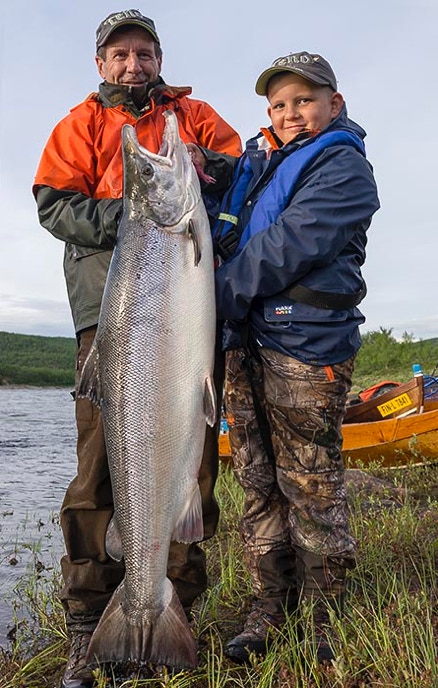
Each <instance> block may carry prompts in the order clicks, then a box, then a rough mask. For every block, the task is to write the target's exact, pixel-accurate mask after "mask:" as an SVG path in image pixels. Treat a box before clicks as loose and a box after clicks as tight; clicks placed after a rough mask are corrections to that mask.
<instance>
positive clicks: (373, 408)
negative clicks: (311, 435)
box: [219, 377, 438, 468]
mask: <svg viewBox="0 0 438 688" xmlns="http://www.w3.org/2000/svg"><path fill="white" fill-rule="evenodd" d="M342 435H343V443H342V455H343V457H344V461H345V465H346V466H347V467H350V468H366V467H367V466H369V465H370V464H371V463H372V462H378V463H379V465H382V466H389V467H396V466H405V465H407V464H411V463H421V462H422V461H423V459H438V400H437V397H436V396H435V398H434V399H430V400H428V399H427V398H426V399H424V392H423V380H422V378H421V377H419V378H413V379H412V380H410V381H409V382H407V383H405V384H402V385H399V386H397V387H395V388H394V389H392V390H390V391H387V392H385V393H384V394H381V395H379V396H376V397H374V398H372V399H370V400H368V401H365V402H362V403H359V404H353V405H352V406H349V407H348V410H347V414H346V416H345V422H344V424H343V426H342ZM219 452H220V456H221V458H222V459H223V460H224V461H226V462H229V461H230V458H231V450H230V443H229V440H228V433H227V432H222V433H221V434H220V436H219Z"/></svg>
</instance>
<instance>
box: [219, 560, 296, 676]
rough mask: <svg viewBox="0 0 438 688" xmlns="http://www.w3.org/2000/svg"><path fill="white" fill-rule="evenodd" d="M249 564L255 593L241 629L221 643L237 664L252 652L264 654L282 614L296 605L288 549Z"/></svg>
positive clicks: (291, 611)
mask: <svg viewBox="0 0 438 688" xmlns="http://www.w3.org/2000/svg"><path fill="white" fill-rule="evenodd" d="M249 565H250V572H251V578H252V582H253V586H254V592H255V593H256V595H255V597H254V599H253V602H252V605H251V610H250V612H249V614H248V617H247V619H246V621H245V624H244V627H243V630H242V632H241V633H239V635H237V636H236V637H235V638H233V640H231V641H230V642H229V643H228V644H227V645H226V647H225V655H226V656H227V657H229V658H230V659H232V660H233V661H235V662H238V663H239V664H242V663H245V662H249V660H250V655H251V654H253V653H254V654H256V655H262V656H264V655H265V654H266V652H267V651H268V649H269V646H270V645H271V644H272V641H273V639H274V636H275V631H276V630H279V629H280V628H281V627H282V626H283V624H284V622H285V621H286V614H291V613H293V612H295V611H296V609H297V605H298V593H297V587H296V575H295V555H294V553H293V551H292V550H281V551H280V550H279V551H274V552H269V553H268V554H264V555H262V556H260V557H258V558H257V560H256V561H254V560H253V561H251V562H249Z"/></svg>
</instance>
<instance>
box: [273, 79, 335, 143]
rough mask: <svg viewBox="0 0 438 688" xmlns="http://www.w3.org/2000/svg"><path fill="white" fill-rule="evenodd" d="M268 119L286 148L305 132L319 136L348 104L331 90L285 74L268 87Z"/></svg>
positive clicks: (328, 87)
mask: <svg viewBox="0 0 438 688" xmlns="http://www.w3.org/2000/svg"><path fill="white" fill-rule="evenodd" d="M268 100H269V107H268V115H269V117H270V119H271V122H272V126H273V128H274V132H275V133H276V135H277V136H278V138H279V139H280V140H281V141H282V142H283V144H286V143H289V142H290V141H293V139H294V138H295V137H296V136H297V135H298V134H301V133H302V132H304V131H309V132H312V133H313V134H316V133H317V132H319V131H321V129H324V128H325V127H326V126H327V125H328V124H330V122H331V121H332V119H334V118H335V117H337V116H338V115H339V113H340V111H341V109H342V105H343V102H344V99H343V97H342V96H341V94H340V93H337V92H336V93H335V91H333V90H332V89H331V88H330V86H317V85H316V84H312V83H311V82H310V81H306V79H303V78H302V77H301V76H298V74H292V73H290V72H285V73H284V74H279V75H278V76H274V77H273V78H272V79H271V80H270V81H269V84H268Z"/></svg>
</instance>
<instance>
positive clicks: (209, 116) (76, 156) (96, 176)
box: [35, 87, 241, 199]
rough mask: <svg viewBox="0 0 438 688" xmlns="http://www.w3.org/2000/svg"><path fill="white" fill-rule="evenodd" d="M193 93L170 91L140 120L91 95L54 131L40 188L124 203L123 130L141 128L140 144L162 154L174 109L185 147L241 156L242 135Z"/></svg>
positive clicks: (39, 177)
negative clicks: (190, 145)
mask: <svg viewBox="0 0 438 688" xmlns="http://www.w3.org/2000/svg"><path fill="white" fill-rule="evenodd" d="M189 93H191V88H185V89H176V88H172V87H167V91H166V92H165V93H164V95H165V96H166V95H167V96H168V97H169V99H168V100H167V102H165V104H161V105H157V104H156V103H155V102H154V101H153V100H151V106H150V109H149V110H148V111H147V112H146V113H145V114H143V115H142V116H141V117H140V118H138V119H137V118H136V117H135V116H134V115H132V114H131V113H130V112H129V111H128V110H127V109H126V107H125V106H124V105H122V104H120V105H118V106H116V107H103V106H102V104H101V103H100V102H99V100H98V98H97V94H95V93H93V94H91V95H90V96H89V97H88V98H87V99H86V100H85V101H83V102H82V103H80V104H79V105H77V106H76V107H74V108H73V109H72V110H71V111H70V114H69V115H67V117H65V118H64V119H63V120H61V122H59V124H58V125H57V126H56V127H55V129H54V131H53V133H52V135H51V137H50V138H49V140H48V142H47V144H46V147H45V149H44V152H43V155H42V157H41V161H40V164H39V167H38V170H37V173H36V177H35V186H39V185H42V186H51V187H52V188H54V189H66V190H67V189H68V190H70V191H76V192H79V193H83V194H85V195H87V196H89V197H91V198H96V199H98V198H121V196H122V181H123V172H122V149H121V129H122V126H123V125H124V124H126V123H128V124H131V125H132V126H134V127H135V128H136V131H137V136H138V140H139V142H140V143H141V144H142V145H143V146H144V147H145V148H148V149H149V150H150V151H152V152H154V153H158V150H159V148H160V144H161V139H162V135H163V130H164V123H165V118H164V117H162V116H161V115H162V113H163V112H164V111H165V110H168V109H173V110H174V111H175V113H176V115H177V117H178V120H179V123H180V135H181V138H182V140H183V141H184V142H185V143H190V142H193V143H196V144H199V145H201V146H203V147H204V148H209V149H211V150H213V151H216V152H217V153H227V154H229V155H233V156H236V157H237V156H240V155H241V143H240V138H239V136H238V134H237V133H236V132H235V131H234V129H232V127H230V126H229V125H228V124H227V123H226V122H225V121H224V120H223V119H222V118H221V117H220V116H219V115H218V114H217V112H216V111H215V110H214V109H213V108H212V107H211V106H210V105H208V103H205V102H203V101H201V100H194V99H192V98H187V95H188V94H189Z"/></svg>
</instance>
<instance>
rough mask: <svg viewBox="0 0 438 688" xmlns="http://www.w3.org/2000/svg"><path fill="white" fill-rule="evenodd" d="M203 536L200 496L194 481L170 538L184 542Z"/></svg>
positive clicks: (196, 540)
mask: <svg viewBox="0 0 438 688" xmlns="http://www.w3.org/2000/svg"><path fill="white" fill-rule="evenodd" d="M203 537H204V524H203V521H202V497H201V491H200V489H199V485H198V483H197V482H195V483H194V485H193V489H192V491H191V492H190V495H189V498H188V499H187V502H186V504H185V505H184V508H183V511H182V514H181V516H180V517H179V519H178V522H177V524H176V526H175V529H174V531H173V533H172V540H176V542H186V543H189V542H200V541H201V540H202V538H203Z"/></svg>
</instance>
